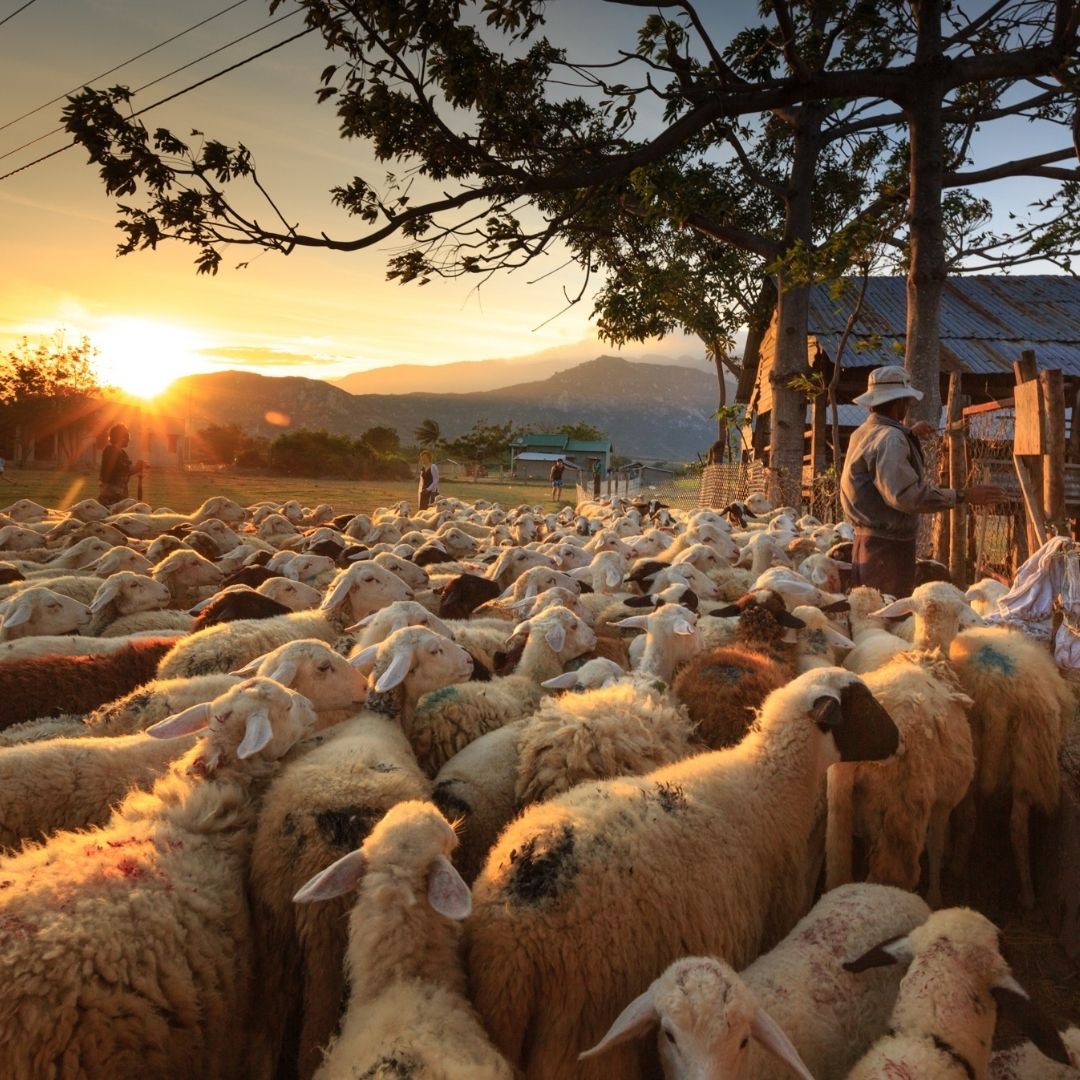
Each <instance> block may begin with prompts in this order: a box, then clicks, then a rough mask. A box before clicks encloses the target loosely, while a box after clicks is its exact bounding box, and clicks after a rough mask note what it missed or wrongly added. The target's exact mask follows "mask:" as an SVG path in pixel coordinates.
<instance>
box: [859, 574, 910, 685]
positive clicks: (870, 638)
mask: <svg viewBox="0 0 1080 1080" xmlns="http://www.w3.org/2000/svg"><path fill="white" fill-rule="evenodd" d="M882 603H883V600H882V598H881V593H880V592H878V590H877V589H872V588H870V587H869V586H866V585H860V586H859V587H857V588H854V589H852V590H851V593H850V595H849V596H848V604H849V612H848V619H849V621H850V623H851V638H852V640H853V641H854V642H855V648H854V649H852V650H851V652H850V653H848V655H847V656H846V657H845V658H844V664H843V666H844V667H846V668H847V669H848V671H854V672H855V673H856V674H857V675H863V674H865V673H866V672H868V671H873V670H874V669H875V668H879V667H881V666H882V665H883V664H887V663H888V662H889V661H890V660H891V659H892V658H893V657H894V656H898V655H899V654H900V653H902V652H906V651H907V649H908V647H909V646H908V643H907V642H906V641H904V640H903V639H902V638H898V637H897V636H896V635H895V634H892V633H890V632H889V630H888V628H887V626H886V623H885V620H884V619H881V618H878V617H877V616H875V614H874V612H876V611H878V610H879V609H880V608H881V606H882Z"/></svg>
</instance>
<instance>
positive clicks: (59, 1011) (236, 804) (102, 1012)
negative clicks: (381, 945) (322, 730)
mask: <svg viewBox="0 0 1080 1080" xmlns="http://www.w3.org/2000/svg"><path fill="white" fill-rule="evenodd" d="M313 722H314V714H313V713H312V710H311V707H310V705H308V704H307V702H306V701H304V699H303V698H301V697H300V696H299V695H297V694H293V693H291V692H290V691H288V690H285V689H284V688H283V687H281V686H278V685H277V684H276V683H272V682H270V681H269V680H251V681H249V682H245V683H241V684H240V685H239V686H238V687H236V688H234V689H233V690H231V691H229V692H228V693H227V694H225V695H224V696H223V697H221V698H218V699H217V700H215V701H214V702H211V703H207V704H204V705H201V706H196V708H195V709H193V710H188V711H187V712H185V713H182V714H179V715H178V716H174V717H171V718H169V719H168V720H165V721H162V722H161V723H160V724H158V725H156V726H155V728H154V729H153V731H152V732H151V733H152V734H153V735H154V736H155V737H161V738H173V737H177V736H180V735H188V734H191V733H192V732H194V731H196V730H198V729H199V728H200V727H207V726H208V728H209V732H208V734H207V735H206V736H204V737H203V738H202V739H201V740H200V741H199V742H198V743H197V745H196V746H194V747H193V748H192V749H190V750H189V751H188V752H187V753H186V754H184V755H183V756H182V757H181V758H180V759H179V760H178V761H176V762H175V763H174V764H173V766H172V767H171V769H170V770H169V772H168V774H167V775H166V776H165V777H163V778H162V779H160V780H159V781H158V782H157V784H156V785H155V787H154V790H153V792H152V793H145V792H135V793H133V794H132V795H130V796H129V797H128V798H127V799H126V800H125V801H124V802H123V803H122V804H121V806H120V807H119V808H118V809H117V810H116V812H115V813H114V814H113V816H112V818H111V819H110V821H109V823H108V825H106V826H105V827H103V828H100V829H96V830H92V831H90V832H76V833H61V834H58V835H56V836H54V837H53V838H52V839H51V840H50V841H49V842H48V844H46V845H44V846H42V847H34V848H29V849H27V850H24V851H22V852H20V853H19V854H17V855H13V856H10V857H8V858H6V859H3V860H2V861H0V874H2V879H3V880H4V881H5V882H6V883H7V884H6V887H5V889H4V891H3V893H2V894H0V912H2V915H0V918H2V920H3V925H4V926H5V927H7V928H8V933H7V934H6V935H5V938H6V940H5V947H4V949H3V951H2V953H0V974H2V984H3V987H4V991H3V994H0V1060H3V1062H4V1067H5V1074H6V1075H7V1076H10V1077H12V1080H28V1078H31V1077H39V1076H41V1075H43V1072H46V1071H49V1072H57V1073H59V1072H61V1071H63V1072H67V1073H69V1074H70V1075H78V1074H83V1075H98V1076H101V1075H116V1076H134V1075H149V1076H155V1077H162V1078H166V1077H177V1078H180V1077H191V1076H206V1077H228V1076H238V1075H241V1074H242V1073H243V1072H244V1071H245V1058H246V1048H245V1045H244V1040H243V1039H238V1038H237V1037H236V1033H237V1031H238V1030H245V1029H246V1026H247V1016H248V1010H249V1008H251V1007H253V1006H254V1004H255V1002H254V1001H253V1000H249V985H250V979H251V976H252V957H251V953H252V949H253V947H252V944H251V943H252V933H251V927H250V918H249V913H248V906H247V902H246V900H245V898H244V881H245V870H246V863H247V857H248V854H247V853H248V848H249V845H250V838H251V835H252V834H253V832H254V825H255V820H256V818H257V815H258V808H259V798H258V794H259V789H260V788H261V787H262V786H263V785H264V784H265V782H266V780H267V779H268V778H269V776H270V775H272V773H273V771H274V770H275V769H276V767H277V761H278V759H280V758H281V756H282V755H283V754H285V753H286V752H287V751H288V750H289V749H290V747H291V746H292V745H293V744H294V743H295V742H296V741H297V740H298V739H300V738H302V737H304V736H305V735H306V734H307V732H308V730H309V729H310V727H311V726H312V724H313ZM14 928H18V929H17V930H16V931H15V932H12V930H13V929H14Z"/></svg>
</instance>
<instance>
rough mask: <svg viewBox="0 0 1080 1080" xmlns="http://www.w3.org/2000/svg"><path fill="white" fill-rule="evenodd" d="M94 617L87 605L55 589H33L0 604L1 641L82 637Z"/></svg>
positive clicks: (36, 587)
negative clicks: (60, 636) (64, 636)
mask: <svg viewBox="0 0 1080 1080" xmlns="http://www.w3.org/2000/svg"><path fill="white" fill-rule="evenodd" d="M92 618H93V616H92V615H91V614H90V611H89V609H88V608H87V606H86V605H85V604H80V603H79V602H78V601H77V600H72V599H71V597H69V596H62V595H61V594H60V593H55V592H53V591H52V589H46V588H44V587H43V586H40V585H38V586H33V587H31V588H29V589H24V590H23V591H22V592H20V593H17V594H16V595H15V596H12V597H10V598H9V599H7V600H5V601H4V602H3V603H2V604H0V641H5V642H6V641H12V640H14V639H15V638H25V637H36V636H38V635H64V634H79V633H82V632H83V631H86V630H88V629H89V627H90V621H91V619H92Z"/></svg>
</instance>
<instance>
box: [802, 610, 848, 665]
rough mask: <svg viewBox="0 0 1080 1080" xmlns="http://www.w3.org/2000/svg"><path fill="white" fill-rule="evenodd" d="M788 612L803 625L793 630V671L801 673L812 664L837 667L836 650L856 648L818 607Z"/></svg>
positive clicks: (846, 650)
mask: <svg viewBox="0 0 1080 1080" xmlns="http://www.w3.org/2000/svg"><path fill="white" fill-rule="evenodd" d="M791 614H792V616H793V617H794V618H796V619H798V620H799V621H800V622H802V623H803V624H804V625H803V627H802V628H801V629H798V630H796V631H795V636H796V638H797V643H796V648H795V652H796V661H795V670H796V671H797V672H798V673H799V674H800V675H801V674H802V673H803V672H804V671H809V670H810V669H811V668H815V667H837V666H839V665H840V656H839V653H840V652H844V653H847V652H849V651H850V650H851V649H854V648H855V642H854V641H852V640H851V639H850V638H846V637H844V635H843V634H841V633H840V631H839V630H837V629H836V627H835V626H833V624H832V623H831V622H830V621H829V618H828V616H827V615H826V614H825V613H824V612H823V611H822V610H821V609H820V608H816V607H811V606H809V605H800V606H799V607H796V608H792V610H791Z"/></svg>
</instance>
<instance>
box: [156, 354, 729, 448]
mask: <svg viewBox="0 0 1080 1080" xmlns="http://www.w3.org/2000/svg"><path fill="white" fill-rule="evenodd" d="M170 398H171V400H172V403H173V405H172V407H173V408H174V409H176V410H177V411H181V406H180V403H181V402H183V403H184V406H183V407H184V408H186V411H187V414H188V415H190V416H191V418H192V423H193V426H194V427H195V428H196V429H197V428H199V427H203V426H205V425H206V424H210V423H216V424H227V423H237V424H239V425H240V426H241V427H242V428H244V429H245V430H247V431H251V432H257V433H259V434H262V435H269V436H273V435H275V434H277V433H279V432H281V431H283V430H287V429H289V428H298V427H308V428H326V429H327V430H328V431H333V432H338V433H341V434H347V435H359V434H360V433H361V432H363V431H364V430H366V429H367V428H369V427H374V426H375V425H377V424H385V425H387V426H390V427H393V428H396V429H397V431H398V432H399V433H400V435H401V437H402V440H403V441H404V442H410V441H411V440H412V433H413V430H414V429H415V428H416V426H417V425H418V424H419V423H420V421H421V420H425V419H429V418H430V419H432V420H435V421H437V422H438V424H439V426H440V427H441V428H442V431H443V434H444V435H445V436H446V437H447V438H454V437H456V436H457V435H460V434H462V433H463V432H465V431H467V430H468V429H469V428H470V427H471V426H472V425H473V423H474V422H475V421H476V420H478V419H484V420H487V421H489V422H491V423H501V422H503V421H505V420H513V421H514V423H515V424H518V425H526V424H530V425H532V426H533V427H536V428H540V429H541V430H542V429H544V428H548V427H550V428H555V427H558V426H559V425H560V424H567V423H573V422H576V421H579V420H580V421H584V422H585V423H589V424H593V425H594V426H596V427H598V428H600V429H601V430H602V431H606V432H607V433H608V434H609V435H610V436H611V439H612V441H613V442H614V444H615V448H616V451H617V452H618V453H621V454H626V455H627V456H630V457H643V458H663V459H667V460H672V461H689V460H693V459H694V457H695V455H696V454H697V453H698V452H702V453H704V451H705V449H706V448H707V447H708V446H709V444H710V443H711V442H712V441H713V439H714V438H715V437H716V434H715V433H716V426H715V423H714V422H713V420H712V419H711V414H712V413H713V411H714V410H715V408H716V378H715V375H713V374H711V373H709V372H707V371H704V370H694V369H692V368H684V367H677V366H671V365H661V364H647V363H630V362H628V361H626V360H622V359H620V358H618V357H614V356H602V357H599V358H597V359H595V360H590V361H588V362H586V363H584V364H579V365H577V366H576V367H573V368H570V369H569V370H566V371H561V372H559V373H557V374H555V375H551V376H549V377H547V378H544V379H539V380H536V381H534V382H526V383H518V384H516V385H513V386H507V387H502V388H499V389H495V390H488V391H485V392H482V393H467V394H462V393H458V394H448V393H412V394H350V393H348V392H346V391H345V390H343V389H341V388H340V387H339V386H334V385H331V384H330V383H326V382H322V381H319V380H316V379H304V378H299V377H296V376H287V377H284V378H274V377H269V376H265V375H254V374H250V373H248V372H240V371H225V372H221V373H218V374H213V375H189V376H187V377H185V378H183V379H178V380H177V381H176V382H175V383H174V384H173V387H172V390H171V391H170Z"/></svg>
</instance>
